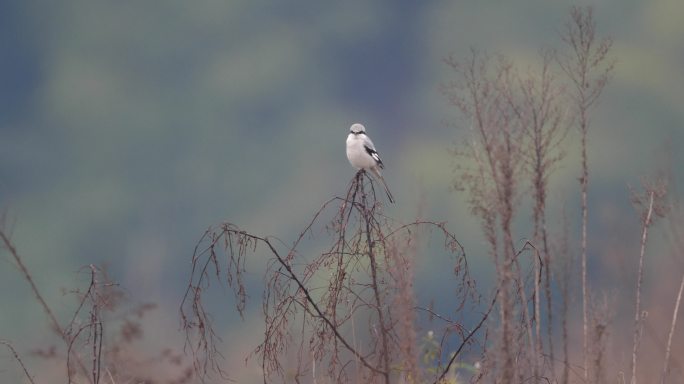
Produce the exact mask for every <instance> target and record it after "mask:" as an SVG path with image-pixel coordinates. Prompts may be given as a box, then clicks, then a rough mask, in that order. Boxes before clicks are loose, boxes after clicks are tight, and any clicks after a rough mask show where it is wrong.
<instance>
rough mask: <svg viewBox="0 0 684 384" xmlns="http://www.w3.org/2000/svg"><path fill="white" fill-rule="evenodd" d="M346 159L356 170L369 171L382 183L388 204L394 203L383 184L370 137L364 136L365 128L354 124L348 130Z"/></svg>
mask: <svg viewBox="0 0 684 384" xmlns="http://www.w3.org/2000/svg"><path fill="white" fill-rule="evenodd" d="M347 159H349V162H350V163H351V165H353V166H354V167H355V168H356V169H364V170H367V171H370V172H371V173H372V174H373V175H374V176H375V177H376V178H377V179H378V180H380V181H381V182H382V185H383V186H384V187H385V192H386V193H387V198H388V199H389V201H390V203H394V197H393V196H392V192H390V190H389V188H388V187H387V183H385V179H384V178H383V177H382V174H381V173H380V170H381V169H383V168H384V165H383V164H382V160H381V159H380V155H378V152H377V151H376V150H375V145H373V142H372V141H371V139H370V137H368V135H366V127H364V126H363V125H361V124H359V123H356V124H352V126H351V128H349V136H347Z"/></svg>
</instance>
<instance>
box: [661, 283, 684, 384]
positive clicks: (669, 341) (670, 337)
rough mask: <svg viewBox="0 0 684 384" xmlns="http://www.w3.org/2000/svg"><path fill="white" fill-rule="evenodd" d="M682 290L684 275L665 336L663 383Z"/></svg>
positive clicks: (683, 289)
mask: <svg viewBox="0 0 684 384" xmlns="http://www.w3.org/2000/svg"><path fill="white" fill-rule="evenodd" d="M682 291H684V276H682V282H681V283H680V284H679V293H677V301H676V302H675V307H674V312H673V313H672V325H671V326H670V333H669V334H668V336H667V347H666V348H665V362H664V363H663V373H662V374H661V376H660V383H661V384H665V379H666V378H667V371H668V369H669V367H668V365H669V362H670V348H671V347H672V336H673V335H674V331H675V325H677V313H679V303H680V302H681V301H682Z"/></svg>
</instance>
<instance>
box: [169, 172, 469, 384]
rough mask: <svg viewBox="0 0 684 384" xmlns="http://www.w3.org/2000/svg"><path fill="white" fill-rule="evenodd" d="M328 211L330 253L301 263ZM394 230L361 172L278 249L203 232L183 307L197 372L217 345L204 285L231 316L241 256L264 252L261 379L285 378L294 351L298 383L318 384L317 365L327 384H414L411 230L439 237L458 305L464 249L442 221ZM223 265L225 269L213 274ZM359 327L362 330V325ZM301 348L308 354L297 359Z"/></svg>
mask: <svg viewBox="0 0 684 384" xmlns="http://www.w3.org/2000/svg"><path fill="white" fill-rule="evenodd" d="M336 204H338V205H337V206H336ZM330 210H332V212H334V217H333V219H332V220H331V221H330V222H329V223H328V224H326V225H325V229H326V230H327V233H328V234H329V235H330V246H329V248H327V250H326V251H324V252H322V253H320V254H317V255H311V256H309V257H307V256H306V254H303V253H302V247H303V244H302V241H303V240H304V239H305V237H306V236H305V235H306V234H312V233H318V230H314V228H318V227H319V226H320V225H321V223H320V219H321V218H322V217H324V216H326V215H327V213H328V211H330ZM392 224H393V221H392V220H390V219H389V218H387V217H386V216H385V215H384V214H383V213H382V208H381V204H380V203H379V202H378V201H377V200H376V197H375V189H374V186H373V182H372V179H371V178H370V177H369V176H368V175H367V174H366V173H365V172H363V171H361V172H359V173H358V174H357V176H356V177H355V178H354V179H353V180H352V182H351V183H350V186H349V189H348V191H347V194H346V196H345V197H344V198H340V197H336V198H333V199H330V200H329V201H327V202H326V203H325V204H323V206H322V207H321V208H320V209H319V210H318V211H317V212H316V213H315V214H314V218H313V220H312V221H311V222H310V223H309V224H308V225H307V226H306V227H305V228H304V230H303V231H302V232H301V233H300V235H299V237H298V238H297V239H296V240H295V241H294V243H293V245H292V246H291V247H290V248H289V249H286V250H285V251H282V250H279V248H280V247H279V246H278V243H274V242H273V241H272V239H271V238H268V237H263V236H258V235H254V234H250V233H248V232H245V231H242V230H240V229H239V228H238V227H236V226H235V225H233V224H228V223H224V224H221V225H220V226H219V227H218V228H209V229H208V230H207V231H206V232H205V234H204V235H203V237H202V238H201V239H200V241H199V243H198V246H197V248H196V250H195V253H194V255H193V258H192V268H193V269H192V273H191V276H190V281H189V284H188V289H187V292H186V296H185V298H184V300H183V303H182V305H181V319H182V323H183V325H184V328H185V330H186V333H187V337H188V338H187V343H186V345H187V346H188V347H189V348H191V350H192V353H193V355H194V357H195V363H196V367H197V369H198V370H199V371H200V373H202V374H203V375H205V374H209V373H210V370H214V371H220V362H219V361H218V360H217V359H218V358H219V357H220V356H219V354H218V348H217V343H218V339H217V337H216V335H215V333H214V326H213V324H212V323H211V317H210V316H209V313H208V312H207V309H206V308H205V303H204V293H205V292H206V290H207V288H208V285H209V283H210V281H211V280H210V278H211V276H212V275H213V276H214V278H215V279H218V280H222V279H223V278H224V277H225V278H226V280H227V281H228V284H229V285H230V286H231V287H232V288H233V291H234V292H235V294H236V298H237V300H236V305H237V310H238V311H243V310H244V308H245V307H244V305H245V299H246V292H245V290H244V285H245V283H244V280H243V278H244V272H245V257H246V255H247V253H248V252H249V253H251V252H256V251H257V250H258V249H259V247H263V249H264V250H265V251H266V253H267V254H268V255H269V256H270V258H271V261H270V262H269V264H268V270H267V272H266V275H265V281H266V288H265V291H264V295H263V303H262V307H263V313H264V316H265V332H264V339H263V341H262V342H261V344H260V345H259V346H257V347H256V349H255V353H256V354H257V355H258V356H259V358H260V361H261V366H262V369H263V372H264V381H265V382H266V381H268V380H269V379H268V378H269V377H271V376H278V377H281V378H282V377H284V374H285V364H286V358H287V353H288V351H290V350H292V349H293V348H296V349H297V350H298V351H299V352H298V355H297V366H296V367H294V368H292V369H294V370H295V373H294V374H293V375H294V376H295V377H296V380H302V379H303V378H304V377H310V378H311V379H312V380H316V379H317V378H316V376H314V375H315V374H317V373H315V372H316V371H315V370H314V367H315V366H321V365H322V366H324V367H326V376H327V379H326V380H329V381H334V382H340V383H341V382H349V381H351V382H376V381H382V382H385V383H390V382H391V380H392V377H394V376H399V377H404V378H406V379H408V380H413V381H418V380H420V374H419V373H418V369H417V364H416V363H415V362H413V361H411V360H413V359H417V356H413V355H414V352H412V348H413V345H412V344H413V343H414V340H413V338H414V336H413V334H412V332H413V330H412V329H413V326H414V325H413V324H412V323H413V318H414V314H413V313H411V312H413V311H414V309H413V298H412V290H411V288H410V285H408V284H407V283H409V282H410V279H411V275H412V270H411V269H412V262H411V261H410V258H411V257H412V254H413V253H414V252H413V251H412V250H411V249H412V247H413V246H414V244H415V242H416V238H415V236H416V233H417V231H419V230H421V229H422V230H428V231H436V232H437V233H439V234H440V236H441V237H442V238H443V239H444V245H445V249H446V250H447V251H448V252H449V253H451V254H453V255H454V256H455V265H454V273H455V274H456V277H457V279H458V280H457V281H458V282H459V283H458V285H457V290H456V293H457V295H458V297H459V300H460V301H461V302H465V301H466V300H468V298H469V297H472V296H471V294H473V293H474V291H473V289H474V286H473V282H472V281H471V280H470V277H469V275H468V269H467V261H466V258H465V253H464V252H463V248H462V247H461V245H460V244H459V242H458V241H457V240H456V237H455V236H454V235H453V234H451V233H449V232H448V231H447V230H446V228H445V227H444V224H443V223H435V222H430V221H423V220H416V221H413V222H411V223H408V224H403V225H398V226H395V225H392ZM402 250H407V251H402ZM222 259H223V261H222ZM222 266H225V270H224V271H223V272H220V271H222V270H223V269H224V268H222ZM391 303H395V304H397V305H391ZM362 320H363V321H362ZM364 322H365V323H366V324H367V328H364V327H362V326H361V324H364ZM294 324H298V325H297V326H296V327H295V326H294ZM349 334H351V335H352V336H354V335H363V337H362V338H361V337H359V338H356V337H350V336H349ZM359 339H364V340H366V342H360V341H359ZM304 350H307V351H311V355H307V354H306V353H302V351H304ZM291 375H292V373H291Z"/></svg>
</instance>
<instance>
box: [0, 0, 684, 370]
mask: <svg viewBox="0 0 684 384" xmlns="http://www.w3.org/2000/svg"><path fill="white" fill-rule="evenodd" d="M572 4H577V3H570V2H549V1H541V0H538V1H533V0H530V1H516V2H505V1H494V0H487V1H458V2H456V1H451V2H449V1H420V2H411V1H399V2H396V1H377V2H365V1H348V2H337V3H336V4H328V5H324V4H323V3H321V2H315V1H293V2H261V1H240V0H234V1H204V2H186V1H165V2H140V1H104V2H93V1H85V0H83V1H76V0H74V1H60V2H48V1H12V0H10V1H3V2H1V3H0V208H1V209H3V210H5V211H6V212H7V216H8V218H9V220H8V221H7V223H6V227H8V228H10V229H11V232H12V238H13V240H14V242H15V244H16V245H17V247H18V250H19V252H20V253H21V255H23V257H24V261H25V263H26V264H27V266H28V267H29V268H30V269H31V270H32V271H33V274H34V279H35V280H36V283H37V284H38V285H39V287H40V288H41V289H42V291H43V292H44V293H45V295H46V297H47V298H48V300H49V301H50V302H51V303H53V304H54V306H55V308H56V309H57V311H58V312H59V311H62V313H60V315H62V316H65V315H67V314H68V313H69V311H70V310H72V307H71V306H70V303H72V300H71V298H69V297H67V296H65V295H64V294H63V293H62V289H71V288H73V287H74V286H77V285H79V284H80V285H82V284H85V283H86V282H87V276H85V275H84V274H82V273H79V272H78V271H79V268H80V267H81V266H83V265H85V264H88V263H96V264H102V263H105V264H107V265H108V266H109V271H110V273H111V275H112V278H113V279H114V280H115V281H118V282H119V283H120V284H121V285H122V287H124V289H125V290H126V291H127V292H128V293H129V294H130V296H131V297H132V298H133V299H134V300H137V301H141V302H155V303H157V304H159V306H160V307H159V309H157V310H156V311H155V312H154V314H153V315H151V317H150V318H148V321H149V322H150V323H151V324H154V327H148V328H147V329H146V330H145V331H146V332H147V340H150V344H155V343H157V344H158V345H164V346H170V347H174V348H180V347H181V346H182V337H181V335H180V334H179V333H177V330H178V327H179V322H178V304H179V301H180V299H181V297H182V294H183V290H184V288H185V286H186V282H187V277H188V274H189V267H190V256H191V254H192V250H193V247H194V245H195V242H196V241H197V240H198V239H199V237H200V235H201V234H202V232H203V231H204V230H205V229H206V228H207V227H208V226H209V225H211V224H216V223H219V222H221V221H223V220H226V221H230V222H233V223H236V224H238V225H239V226H241V227H242V228H244V229H247V230H249V231H252V232H255V233H258V234H263V235H274V236H277V237H278V238H280V239H282V240H283V241H285V242H286V243H289V242H290V241H292V240H294V235H296V234H297V233H298V232H299V231H300V230H301V229H302V228H303V226H304V225H305V224H306V223H307V221H308V219H309V218H310V216H311V215H312V214H313V213H314V212H315V211H316V210H317V209H318V208H319V207H320V205H321V204H322V203H323V202H324V201H326V200H327V199H329V198H330V197H332V196H335V195H341V194H343V193H344V192H345V188H346V186H347V183H348V182H349V180H350V179H351V177H352V176H353V175H354V170H353V169H352V168H351V166H350V165H349V164H348V163H347V159H346V157H345V154H344V140H345V138H346V136H347V132H348V127H349V126H350V125H351V124H352V123H354V122H362V123H364V124H365V125H366V128H367V129H368V132H369V134H370V136H371V137H373V139H374V141H375V144H376V146H377V147H378V150H379V152H380V154H381V155H382V157H383V160H384V162H385V164H386V171H385V174H386V176H385V177H386V180H387V181H388V183H389V184H390V187H391V188H392V190H393V192H394V195H395V197H396V198H397V201H398V204H396V205H395V206H390V207H388V208H387V213H388V214H389V215H390V216H392V217H395V218H397V219H399V220H403V221H408V220H410V219H411V218H412V217H414V215H415V214H416V213H417V212H419V211H420V212H422V214H423V216H424V217H429V218H431V219H433V220H435V221H448V222H449V225H448V226H449V228H450V229H451V230H452V231H453V232H455V233H456V235H457V236H458V237H459V238H461V239H463V243H464V245H465V246H466V248H467V251H468V253H469V255H470V257H471V263H472V264H474V265H473V268H474V269H475V270H476V271H480V272H479V273H480V274H481V276H480V277H481V278H484V279H485V280H486V279H487V278H488V277H487V273H488V272H487V271H488V268H489V266H488V265H489V264H490V261H489V259H488V258H487V257H486V255H485V253H484V252H483V248H482V243H481V237H480V235H479V226H478V223H477V221H476V220H475V219H473V218H472V217H471V216H470V215H469V213H468V208H467V205H466V198H465V196H462V195H461V194H459V193H454V192H452V191H451V190H450V186H451V184H452V180H453V164H454V163H453V160H452V159H451V158H450V156H449V154H448V151H447V149H448V148H449V147H450V146H451V144H450V143H451V142H453V141H455V140H458V138H459V137H460V135H461V134H462V131H460V130H458V129H455V128H453V127H450V126H449V125H448V124H446V123H445V122H449V123H454V124H456V125H457V126H463V122H462V121H459V120H458V114H457V113H456V112H455V111H454V110H453V109H452V108H451V107H450V106H449V105H448V103H447V101H446V100H445V98H444V97H443V96H442V95H441V94H440V92H439V86H440V84H441V83H444V82H447V81H449V80H451V79H453V74H452V73H451V72H450V70H449V69H448V68H447V66H446V65H445V64H444V63H443V61H442V60H443V58H444V57H446V56H447V55H449V54H454V56H455V57H457V58H458V57H465V56H466V55H467V54H468V52H469V47H471V46H474V47H477V48H479V49H481V50H486V51H487V52H490V53H495V52H502V53H505V54H507V55H510V56H511V57H512V58H513V59H515V60H518V61H519V62H521V63H526V62H533V61H535V60H537V57H536V55H537V52H538V49H539V48H541V47H556V48H559V47H560V38H559V32H560V31H561V30H562V28H563V23H565V21H566V20H567V15H568V10H569V7H570V5H572ZM579 4H580V5H581V4H582V3H579ZM682 14H684V3H682V2H681V1H679V0H656V1H648V2H639V1H629V2H625V1H619V0H612V1H603V2H600V3H598V4H596V5H595V17H596V20H597V22H598V30H599V32H600V33H601V34H603V35H608V36H612V37H613V39H614V48H613V55H614V57H615V58H617V60H618V61H617V66H616V70H615V72H614V78H613V81H612V83H611V84H610V85H609V87H608V88H607V89H606V91H605V93H604V95H603V97H602V99H601V102H600V105H599V107H598V109H597V110H596V112H595V113H594V115H593V116H592V121H593V124H594V125H593V127H592V130H591V132H590V147H589V157H590V172H591V176H590V177H591V185H590V198H591V204H592V207H594V208H596V210H595V211H594V212H595V214H594V215H593V216H592V217H591V220H592V221H591V223H590V225H591V234H590V236H592V238H594V239H595V240H596V241H599V240H598V239H601V241H604V240H605V241H610V239H611V238H614V240H615V241H616V242H617V241H621V240H625V239H628V240H625V241H627V242H628V244H633V243H634V242H636V240H635V239H636V237H637V231H638V221H637V219H636V217H635V216H634V215H633V212H632V210H631V208H630V207H629V197H628V192H627V188H626V186H627V183H631V184H633V185H636V184H638V178H639V177H640V176H642V175H644V174H648V173H650V172H652V171H653V170H654V169H656V168H657V167H659V166H662V165H663V160H664V157H663V156H661V155H659V154H661V153H664V152H666V151H665V150H664V149H666V147H667V148H669V150H670V151H671V155H672V157H671V159H670V160H668V162H669V163H670V164H671V165H672V166H673V169H674V170H675V171H676V172H678V173H680V174H681V172H682V170H681V167H680V166H681V164H684V159H683V158H682V154H681V153H680V151H679V148H680V147H681V146H682V145H683V144H684V134H683V129H684V108H683V104H682V100H684V70H683V68H684V23H682V20H681V15H682ZM577 141H578V140H577V135H576V134H575V133H573V134H571V135H570V137H569V141H568V150H569V157H568V162H566V165H565V166H563V167H562V168H561V169H559V170H558V172H556V173H555V174H554V179H553V183H554V186H555V187H556V188H557V189H556V193H554V194H553V196H552V197H551V199H552V202H553V204H555V205H554V209H553V210H554V211H555V214H558V212H560V208H561V206H563V205H565V206H566V207H567V208H568V210H569V212H571V214H570V215H571V219H572V220H573V228H572V229H573V230H575V229H576V224H575V223H576V222H577V218H578V217H579V214H578V210H577V207H578V203H577V201H578V199H577V196H578V191H579V186H578V183H577V175H578V170H577V168H578V167H577V161H576V160H577V153H576V149H577V148H578V147H577ZM666 142H667V143H668V144H667V145H666V144H665V143H666ZM419 207H422V208H420V209H419ZM616 223H620V225H619V226H616ZM623 223H627V224H623ZM621 231H624V232H621ZM519 233H521V238H524V237H526V236H529V234H527V232H526V229H523V230H522V231H520V232H519ZM606 239H608V240H606ZM592 249H594V250H595V252H600V251H601V246H599V245H594V246H593V248H592ZM0 255H1V257H0V308H1V310H0V338H5V339H9V340H11V341H13V343H15V345H17V346H18V347H19V349H20V350H21V351H23V352H26V351H28V350H30V349H31V348H33V347H35V346H37V345H41V342H42V340H43V338H44V337H45V334H47V333H48V331H47V327H46V324H47V322H46V320H45V317H44V316H43V314H42V312H41V310H40V308H39V307H38V305H37V303H36V302H35V300H33V296H32V294H31V292H30V290H29V289H28V286H27V284H26V283H25V282H24V281H23V280H22V279H21V277H20V275H19V274H18V272H17V270H16V268H15V267H14V266H13V263H12V262H11V261H10V259H9V257H8V255H7V254H6V253H2V254H0ZM254 265H256V266H257V267H258V266H259V265H260V264H259V263H256V264H254ZM443 268H444V266H443V265H441V264H440V263H438V262H431V261H430V260H429V259H427V260H426V259H421V260H419V262H418V273H417V283H416V286H417V287H418V294H419V297H430V296H434V295H435V294H439V292H440V288H439V286H438V285H437V284H438V283H433V282H432V281H436V280H437V279H428V277H432V276H435V275H436V274H439V273H440V271H441V270H442V269H443ZM597 268H598V267H597ZM250 274H251V278H252V279H253V280H254V281H255V282H256V283H255V286H256V287H257V288H258V286H259V285H258V284H257V283H259V282H260V281H261V276H262V273H261V271H260V270H259V269H258V268H256V269H254V270H251V271H250ZM603 278H604V277H602V279H603ZM630 284H631V283H630ZM433 285H434V286H433ZM251 296H252V300H254V301H255V302H258V300H259V298H260V295H259V293H258V291H255V292H253V293H252V295H251ZM219 304H221V303H219ZM223 304H225V303H223ZM254 313H258V311H255V312H254ZM230 319H232V317H229V320H227V321H226V322H225V324H222V325H224V326H225V329H224V332H225V334H227V335H240V336H233V340H232V341H231V345H230V346H229V347H228V349H229V351H228V353H227V356H229V357H230V359H229V360H231V359H232V360H234V361H233V362H232V363H231V364H232V365H234V366H235V367H244V362H243V357H244V355H245V354H246V352H248V351H249V350H250V348H251V347H253V346H255V345H256V344H255V342H256V340H258V337H259V334H260V332H261V328H260V323H259V322H258V321H256V322H251V323H250V324H245V323H242V322H240V321H239V319H237V318H235V319H232V320H230ZM65 321H66V320H65ZM37 330H38V331H37ZM43 330H44V332H43ZM151 348H153V347H151ZM251 365H252V364H249V365H248V366H251ZM250 369H251V368H250ZM248 370H249V369H248ZM15 371H16V367H15V363H14V361H13V360H12V358H11V357H10V355H9V353H7V352H6V351H0V381H4V379H2V377H3V376H4V375H9V377H15V376H12V375H14V374H15ZM252 373H253V372H252ZM257 373H258V372H257ZM244 375H245V376H238V378H239V377H250V376H249V374H247V373H246V374H244Z"/></svg>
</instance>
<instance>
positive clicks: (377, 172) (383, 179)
mask: <svg viewBox="0 0 684 384" xmlns="http://www.w3.org/2000/svg"><path fill="white" fill-rule="evenodd" d="M372 171H373V174H374V175H375V176H376V177H377V178H378V179H380V181H381V182H382V186H383V187H385V193H387V198H388V199H389V201H390V203H392V204H394V202H395V200H394V196H392V192H390V189H389V187H388V186H387V183H386V182H385V178H384V177H382V174H381V173H380V171H378V170H377V169H372Z"/></svg>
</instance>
